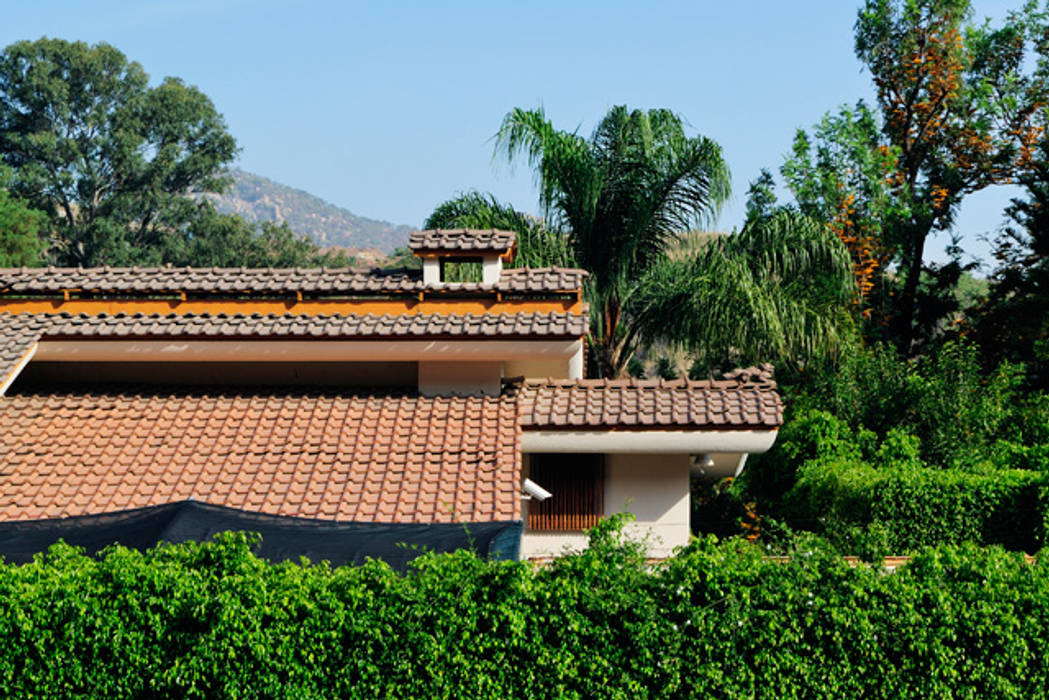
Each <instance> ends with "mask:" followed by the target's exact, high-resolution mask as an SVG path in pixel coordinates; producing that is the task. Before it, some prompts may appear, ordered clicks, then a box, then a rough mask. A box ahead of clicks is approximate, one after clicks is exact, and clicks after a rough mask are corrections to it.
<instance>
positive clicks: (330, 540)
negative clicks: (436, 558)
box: [0, 501, 522, 571]
mask: <svg viewBox="0 0 1049 700" xmlns="http://www.w3.org/2000/svg"><path fill="white" fill-rule="evenodd" d="M228 530H235V531H237V530H243V531H249V532H257V533H259V534H261V535H262V542H260V543H259V545H258V546H257V547H256V548H255V553H256V554H257V555H258V556H260V557H263V558H265V559H269V560H270V561H274V562H278V561H285V560H292V561H297V560H298V559H299V557H307V558H308V559H310V561H313V562H320V561H323V560H326V561H328V562H330V563H331V564H332V565H333V566H339V565H342V564H360V563H363V562H364V561H365V559H366V558H368V557H374V558H376V559H382V560H383V561H385V562H386V563H387V564H389V565H390V566H391V567H393V568H394V569H396V570H398V571H404V570H405V568H406V567H407V564H408V562H409V561H411V560H412V559H414V558H415V557H417V556H419V555H420V554H423V553H424V552H426V551H433V552H451V551H455V550H457V549H472V550H473V551H475V552H476V553H477V554H478V555H480V556H483V557H490V558H492V559H517V556H518V552H519V550H520V543H521V530H522V524H521V522H520V521H508V522H489V523H436V524H427V523H421V524H416V523H405V524H385V523H347V522H341V523H340V522H333V521H330V520H314V519H312V518H292V517H285V516H279V515H266V514H264V513H252V512H248V511H243V510H238V509H236V508H226V507H223V506H214V505H210V504H207V503H201V502H200V501H180V502H178V503H169V504H167V505H162V506H153V507H150V508H137V509H134V510H124V511H119V512H114V513H103V514H100V515H83V516H77V517H72V518H54V519H47V520H25V521H15V522H6V523H0V555H3V557H4V559H5V561H6V562H8V563H13V564H24V563H26V562H29V561H31V560H32V558H33V555H34V554H36V553H37V552H43V551H45V550H47V548H48V547H50V546H51V545H52V544H54V543H55V542H57V541H58V540H59V539H62V540H65V541H66V542H67V543H69V544H72V545H76V546H78V547H84V548H85V549H86V550H87V552H88V554H95V553H96V552H98V551H99V550H100V549H102V548H103V547H106V546H108V545H111V544H114V543H119V544H121V545H123V546H125V547H129V548H133V549H138V550H146V549H148V548H150V547H152V546H154V545H156V544H158V543H159V542H186V541H196V542H205V541H207V540H210V539H211V538H212V536H213V535H215V534H216V533H219V532H225V531H228Z"/></svg>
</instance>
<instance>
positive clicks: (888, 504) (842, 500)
mask: <svg viewBox="0 0 1049 700" xmlns="http://www.w3.org/2000/svg"><path fill="white" fill-rule="evenodd" d="M1046 484H1047V479H1046V474H1045V473H1043V472H1032V471H1025V470H1017V469H996V470H988V471H984V472H970V471H964V470H960V469H935V468H930V467H923V466H917V465H897V466H879V467H874V466H871V465H870V464H867V463H864V462H859V461H850V460H840V461H839V460H835V459H829V460H814V461H812V462H808V463H806V464H805V465H804V466H802V468H801V469H800V471H799V473H798V483H797V485H796V486H795V487H794V489H793V491H791V492H790V494H789V499H790V501H791V503H792V505H793V507H794V513H795V517H796V521H797V522H802V523H806V524H812V523H814V522H815V523H818V524H819V528H818V529H820V530H821V531H822V532H824V534H826V535H828V536H830V537H831V538H832V539H834V538H835V536H836V535H842V534H847V532H845V533H842V532H835V531H836V530H841V529H845V530H846V531H847V530H848V528H849V527H857V528H862V529H865V530H867V531H868V534H869V535H870V536H872V537H877V538H879V539H880V542H879V548H880V551H882V552H884V553H892V554H903V553H906V552H909V551H911V550H914V549H917V548H920V547H926V546H931V545H933V544H934V543H935V544H961V543H963V542H974V543H977V544H984V545H988V544H998V545H1002V546H1004V547H1006V548H1007V549H1011V550H1020V551H1026V552H1034V551H1036V550H1037V549H1039V548H1040V547H1041V546H1043V544H1044V542H1045V528H1046V522H1047V520H1046V518H1047V513H1049V507H1047V506H1049V502H1047V498H1046V497H1047V493H1046Z"/></svg>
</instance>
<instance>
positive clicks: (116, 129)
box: [0, 38, 345, 266]
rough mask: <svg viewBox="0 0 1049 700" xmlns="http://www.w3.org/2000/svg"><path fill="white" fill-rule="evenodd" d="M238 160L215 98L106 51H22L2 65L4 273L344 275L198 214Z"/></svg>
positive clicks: (297, 242)
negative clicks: (191, 269) (283, 269)
mask: <svg viewBox="0 0 1049 700" xmlns="http://www.w3.org/2000/svg"><path fill="white" fill-rule="evenodd" d="M236 150H237V149H236V142H235V141H234V139H233V136H232V135H230V134H229V132H228V131H227V130H226V124H225V122H224V121H223V119H222V116H221V115H220V114H219V113H218V111H217V110H216V109H215V106H214V105H213V104H212V102H211V100H210V99H209V98H208V97H207V96H206V95H204V94H203V93H202V92H200V91H199V90H198V89H197V88H195V87H192V86H188V85H185V84H184V83H183V82H182V81H181V80H179V79H177V78H165V79H164V80H163V81H162V82H161V83H160V84H159V85H154V86H151V85H150V84H149V76H148V75H147V74H146V72H145V71H144V70H143V69H142V66H140V65H139V64H138V63H136V62H134V61H129V60H128V59H127V57H125V56H124V54H123V53H121V52H120V51H119V50H117V49H116V48H114V47H112V46H110V45H108V44H105V43H100V44H96V45H94V46H89V45H87V44H85V43H83V42H70V41H64V40H62V39H48V38H43V39H39V40H37V41H19V42H15V43H13V44H11V45H9V46H7V47H6V48H5V49H4V50H3V51H2V52H0V167H3V166H5V165H6V166H8V168H9V172H8V171H6V170H5V173H7V174H5V176H4V178H3V181H2V182H0V265H5V264H18V265H22V264H26V265H31V264H38V263H39V262H44V261H46V262H51V263H56V264H60V265H134V264H138V265H158V264H163V263H174V264H178V265H215V264H221V265H231V266H241V265H252V266H278V265H284V266H295V265H307V264H318V263H319V264H325V263H336V264H338V263H340V262H344V261H345V258H344V257H342V258H330V257H325V256H323V255H321V254H320V252H319V251H318V249H317V246H316V245H314V244H312V243H310V242H309V241H308V240H307V239H305V238H304V237H302V236H298V235H295V234H293V233H292V232H290V231H288V230H283V229H282V228H281V227H279V226H263V227H256V226H254V225H251V224H247V223H246V222H244V221H243V220H241V219H239V218H236V217H228V216H227V217H222V216H219V215H217V214H216V213H215V211H214V209H213V208H212V207H211V205H210V204H207V203H204V202H202V201H201V200H200V195H201V194H203V193H209V192H220V191H222V190H223V189H224V188H225V187H227V186H228V184H229V181H228V179H227V178H226V177H225V168H226V167H227V166H228V165H229V164H230V162H231V161H232V160H233V157H234V155H235V154H236ZM5 190H9V192H7V191H5ZM16 206H17V207H28V208H31V209H32V210H36V211H39V212H43V214H46V217H45V216H42V215H39V214H31V215H29V216H27V215H26V214H24V213H22V212H21V210H19V209H14V207H16Z"/></svg>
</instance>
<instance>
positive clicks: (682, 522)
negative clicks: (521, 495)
mask: <svg viewBox="0 0 1049 700" xmlns="http://www.w3.org/2000/svg"><path fill="white" fill-rule="evenodd" d="M524 457H525V460H524V462H525V463H524V465H523V468H524V470H525V473H526V475H527V474H528V467H529V460H528V457H529V455H527V454H526V455H524ZM540 486H542V484H540ZM688 496H689V456H688V455H687V454H612V455H606V456H605V515H612V514H614V513H621V512H623V511H627V512H630V513H633V514H634V516H635V517H636V518H637V520H636V521H635V522H634V523H633V524H632V525H631V526H630V532H631V534H633V535H634V536H637V537H648V538H649V554H650V556H653V557H663V556H669V555H670V554H671V553H672V552H673V549H674V548H675V547H678V546H681V545H684V544H686V543H687V542H688V537H689V522H688V520H689V503H688ZM555 497H556V495H555ZM522 510H523V517H524V519H525V531H524V534H523V535H522V537H521V557H522V558H525V559H528V558H535V557H551V556H557V555H559V554H563V553H564V552H565V551H566V550H579V549H582V548H584V547H585V546H586V536H585V535H584V534H583V533H582V532H551V531H532V530H529V529H528V527H527V521H528V501H524V504H523V509H522Z"/></svg>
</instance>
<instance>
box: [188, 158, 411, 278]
mask: <svg viewBox="0 0 1049 700" xmlns="http://www.w3.org/2000/svg"><path fill="white" fill-rule="evenodd" d="M229 175H230V177H232V178H233V185H232V186H231V187H230V188H229V190H227V191H226V192H225V193H224V194H215V195H208V198H209V199H210V200H211V201H212V202H214V204H215V208H216V209H218V210H219V211H220V212H222V213H223V214H236V215H237V216H239V217H241V218H242V219H244V220H246V221H249V222H252V223H257V224H261V223H264V222H267V221H269V222H273V223H277V224H280V223H283V222H287V224H288V226H289V227H290V228H291V230H292V231H295V232H296V233H298V234H302V235H305V236H306V237H308V238H309V239H310V240H312V241H313V242H314V243H316V244H317V245H319V246H321V247H322V248H331V247H337V248H349V249H353V250H352V251H348V252H351V253H352V252H357V251H359V250H365V249H368V248H375V249H378V250H379V251H382V252H383V253H384V254H388V253H392V252H393V249H394V248H396V247H397V246H399V245H404V242H405V241H406V240H408V234H409V233H411V231H412V227H410V226H403V225H396V224H391V223H390V222H388V221H377V220H375V219H368V218H366V217H363V216H357V215H356V214H354V213H353V212H351V211H348V210H346V209H343V208H342V207H338V206H335V205H334V204H331V203H329V202H326V201H324V200H323V199H321V198H320V197H317V196H314V195H312V194H310V193H309V192H304V191H303V190H297V189H295V188H294V187H288V186H287V185H282V184H280V183H279V182H274V181H273V180H270V179H269V178H265V177H262V176H261V175H256V174H254V173H249V172H245V171H243V170H240V169H237V168H232V169H230V171H229ZM371 257H375V256H374V255H373V256H371Z"/></svg>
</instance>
